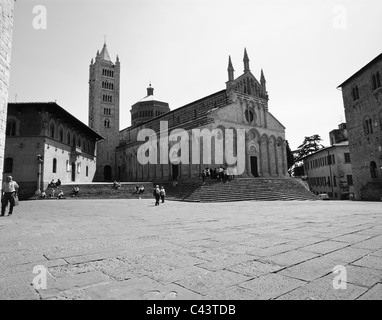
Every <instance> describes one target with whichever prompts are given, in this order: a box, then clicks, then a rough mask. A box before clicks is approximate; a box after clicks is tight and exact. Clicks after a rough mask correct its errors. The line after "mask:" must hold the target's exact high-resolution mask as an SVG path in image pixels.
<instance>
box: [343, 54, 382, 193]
mask: <svg viewBox="0 0 382 320" xmlns="http://www.w3.org/2000/svg"><path fill="white" fill-rule="evenodd" d="M376 72H379V73H380V75H381V76H382V55H380V56H379V57H378V58H377V59H375V60H373V61H372V62H371V63H369V64H368V65H367V66H365V67H364V68H363V69H362V70H360V72H358V73H357V74H355V75H354V76H353V77H352V78H351V79H349V80H348V81H347V82H346V83H345V84H344V85H342V95H343V101H344V107H345V115H346V122H347V130H348V134H349V150H350V154H351V162H352V169H353V176H354V187H355V196H356V198H357V199H361V198H362V193H361V189H362V187H364V186H365V185H366V184H367V183H368V182H370V181H372V180H373V179H372V177H371V171H370V164H371V162H375V164H376V174H377V179H378V178H379V179H382V170H381V168H382V111H381V110H382V87H380V88H377V89H374V90H373V86H372V75H373V74H375V73H376ZM354 88H358V95H359V99H354V98H353V89H354ZM366 120H371V129H370V126H369V129H367V128H365V123H366V122H365V121H366Z"/></svg>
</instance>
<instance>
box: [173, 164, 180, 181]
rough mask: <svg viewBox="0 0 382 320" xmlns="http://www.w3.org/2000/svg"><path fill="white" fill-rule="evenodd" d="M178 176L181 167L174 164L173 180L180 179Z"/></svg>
mask: <svg viewBox="0 0 382 320" xmlns="http://www.w3.org/2000/svg"><path fill="white" fill-rule="evenodd" d="M178 176H179V165H178V164H173V165H172V179H173V180H176V179H178Z"/></svg>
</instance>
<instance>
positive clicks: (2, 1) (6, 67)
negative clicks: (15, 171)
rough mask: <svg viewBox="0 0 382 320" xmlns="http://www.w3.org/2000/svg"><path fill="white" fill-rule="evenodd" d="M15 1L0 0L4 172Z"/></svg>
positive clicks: (0, 166) (0, 138)
mask: <svg viewBox="0 0 382 320" xmlns="http://www.w3.org/2000/svg"><path fill="white" fill-rule="evenodd" d="M14 2H15V0H0V30H1V37H0V52H1V54H0V172H3V163H4V148H5V127H6V122H7V103H8V87H9V72H10V67H11V47H12V32H13V15H14ZM1 179H2V177H1V176H0V185H2V180H1Z"/></svg>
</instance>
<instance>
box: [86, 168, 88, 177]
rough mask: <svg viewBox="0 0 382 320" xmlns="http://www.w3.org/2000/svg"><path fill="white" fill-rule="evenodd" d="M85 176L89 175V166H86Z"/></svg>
mask: <svg viewBox="0 0 382 320" xmlns="http://www.w3.org/2000/svg"><path fill="white" fill-rule="evenodd" d="M86 176H87V177H88V176H89V167H88V166H86Z"/></svg>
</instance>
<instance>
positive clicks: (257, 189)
mask: <svg viewBox="0 0 382 320" xmlns="http://www.w3.org/2000/svg"><path fill="white" fill-rule="evenodd" d="M137 184H138V185H144V186H145V192H144V193H143V194H140V195H137V194H134V191H135V186H136V185H137ZM156 184H158V185H160V186H162V185H163V186H164V187H165V190H166V198H167V199H171V200H180V201H190V202H228V201H250V200H258V201H276V200H281V201H292V200H300V201H306V200H317V197H316V196H315V195H314V194H313V193H311V192H310V191H309V190H307V189H306V188H305V187H304V186H303V185H302V184H301V183H300V182H299V181H297V180H295V179H293V178H253V179H243V178H240V179H234V180H231V181H227V182H220V181H218V180H213V179H211V180H209V179H207V180H206V181H205V183H203V182H202V181H201V180H190V181H179V182H178V185H177V186H175V187H174V186H173V183H172V182H169V181H166V182H160V181H159V182H139V183H122V186H121V188H120V189H114V188H113V184H112V183H93V184H67V185H62V186H60V187H59V188H58V190H56V195H57V194H58V192H59V190H63V192H64V194H65V196H66V197H67V198H70V192H71V190H72V188H73V186H74V185H76V186H78V187H79V188H80V192H79V194H78V196H77V198H79V199H81V198H82V199H109V198H110V199H139V197H141V198H142V199H153V188H154V186H155V185H156ZM50 192H51V188H48V189H47V190H46V193H47V195H48V194H49V193H50Z"/></svg>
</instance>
